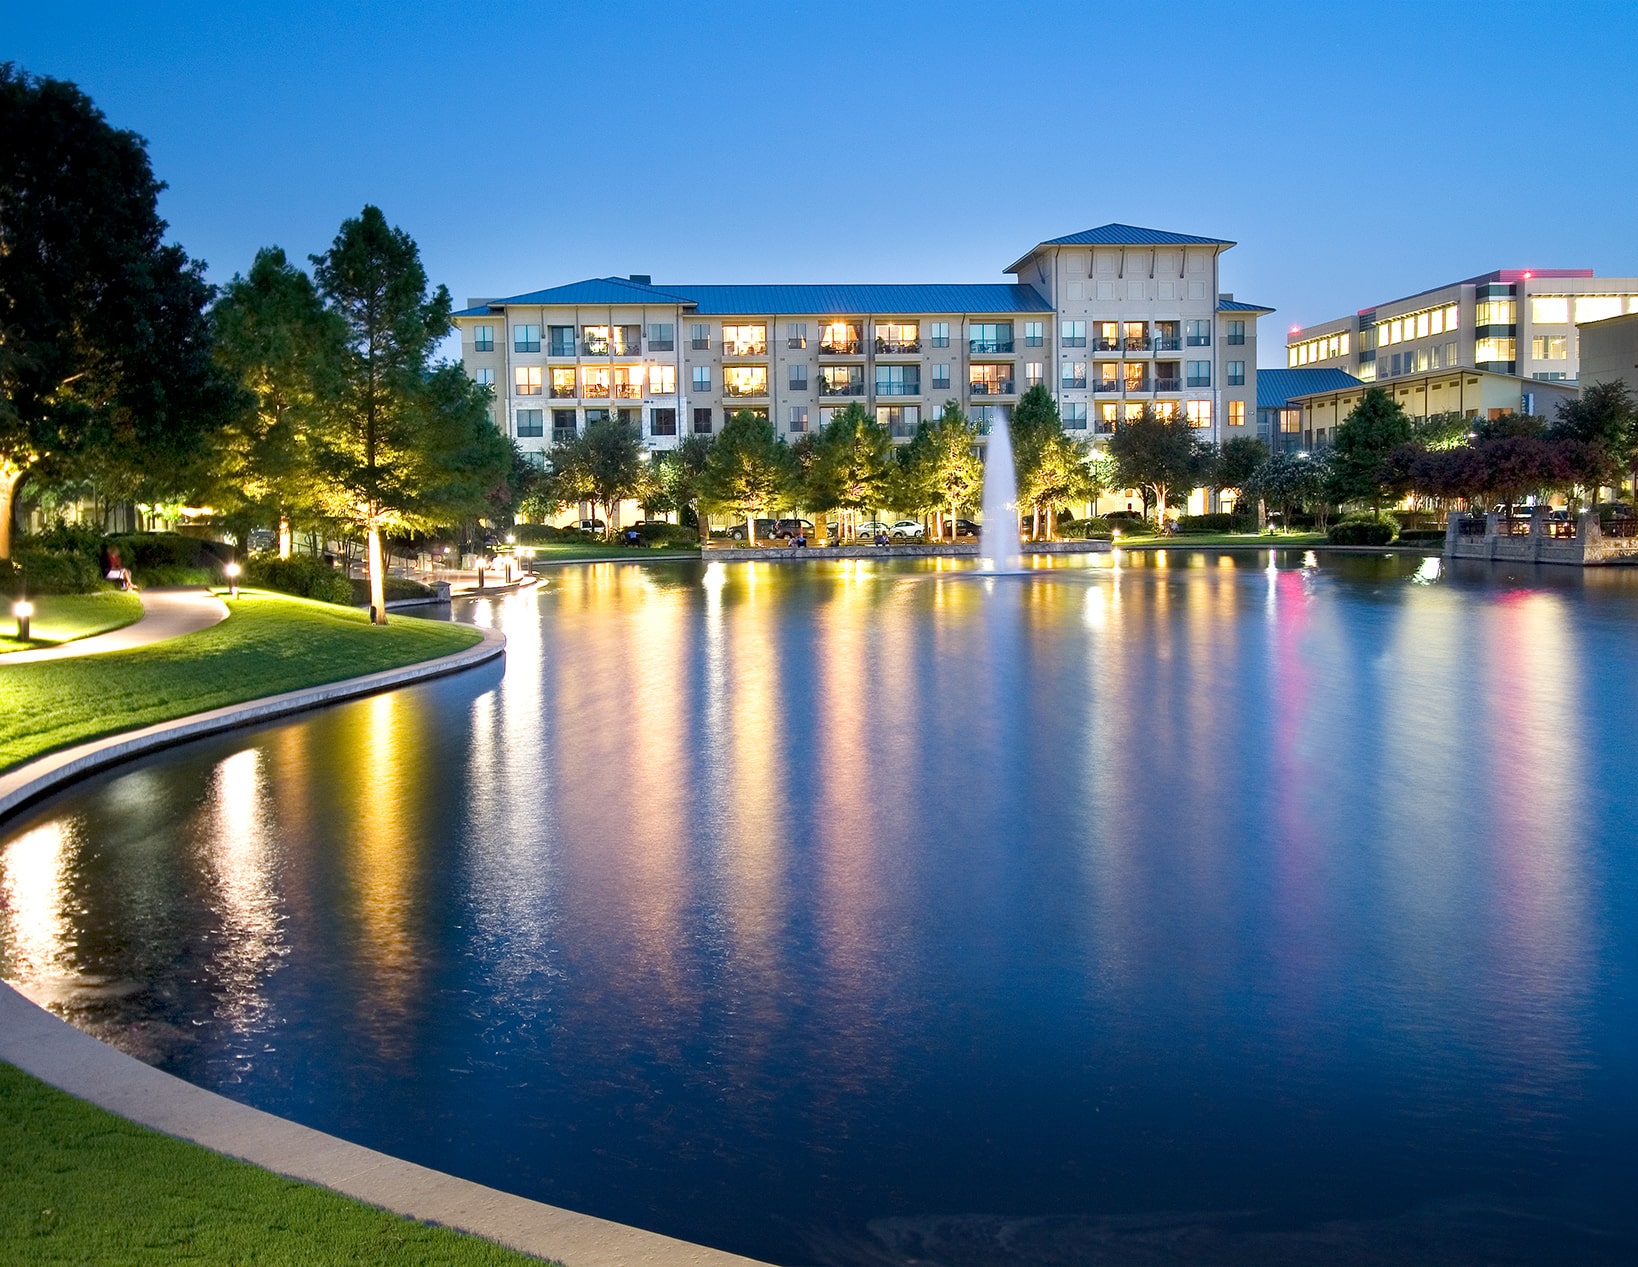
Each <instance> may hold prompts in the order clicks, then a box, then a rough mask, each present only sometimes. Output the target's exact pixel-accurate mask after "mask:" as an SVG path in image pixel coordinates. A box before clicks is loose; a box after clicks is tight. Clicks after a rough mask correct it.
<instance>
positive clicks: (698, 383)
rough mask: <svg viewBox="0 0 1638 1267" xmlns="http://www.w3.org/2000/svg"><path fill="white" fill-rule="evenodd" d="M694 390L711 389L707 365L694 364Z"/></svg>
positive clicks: (709, 370) (706, 390) (709, 371)
mask: <svg viewBox="0 0 1638 1267" xmlns="http://www.w3.org/2000/svg"><path fill="white" fill-rule="evenodd" d="M694 390H695V391H697V392H708V391H710V390H711V367H710V366H709V365H696V366H695V367H694Z"/></svg>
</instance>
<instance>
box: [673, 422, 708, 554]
mask: <svg viewBox="0 0 1638 1267" xmlns="http://www.w3.org/2000/svg"><path fill="white" fill-rule="evenodd" d="M712 444H713V437H711V436H709V435H690V436H685V437H684V438H683V442H682V443H681V444H679V445H678V446H677V450H676V458H677V502H678V505H680V506H682V507H683V508H684V511H685V514H684V515H683V516H681V517H682V518H684V519H686V517H687V515H688V514H692V515H693V516H694V523H695V524H696V526H698V528H699V530H700V544H701V545H704V544H705V543H706V542H708V541H710V540H711V520H710V517H709V516H708V515H707V514H706V513H705V510H704V508H703V507H702V506H701V504H700V502H701V496H702V494H701V490H702V489H703V488H704V487H705V470H706V467H707V466H708V465H709V463H710V459H711V446H712Z"/></svg>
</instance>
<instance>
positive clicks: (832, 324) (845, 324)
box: [819, 321, 859, 356]
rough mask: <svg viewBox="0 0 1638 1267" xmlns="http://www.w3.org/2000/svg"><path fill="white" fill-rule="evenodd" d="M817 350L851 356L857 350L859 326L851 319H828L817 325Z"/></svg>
mask: <svg viewBox="0 0 1638 1267" xmlns="http://www.w3.org/2000/svg"><path fill="white" fill-rule="evenodd" d="M819 350H820V351H821V352H830V353H832V354H841V355H843V356H852V355H853V354H854V353H856V352H857V351H858V350H859V327H858V326H856V325H854V324H853V323H852V322H851V321H829V322H826V323H825V324H824V325H822V326H820V327H819Z"/></svg>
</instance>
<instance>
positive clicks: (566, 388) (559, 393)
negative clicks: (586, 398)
mask: <svg viewBox="0 0 1638 1267" xmlns="http://www.w3.org/2000/svg"><path fill="white" fill-rule="evenodd" d="M552 399H553V400H573V399H574V384H573V383H553V384H552Z"/></svg>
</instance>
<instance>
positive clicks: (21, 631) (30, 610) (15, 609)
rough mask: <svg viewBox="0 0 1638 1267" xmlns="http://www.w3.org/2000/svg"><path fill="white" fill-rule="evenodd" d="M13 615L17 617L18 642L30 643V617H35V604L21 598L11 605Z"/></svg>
mask: <svg viewBox="0 0 1638 1267" xmlns="http://www.w3.org/2000/svg"><path fill="white" fill-rule="evenodd" d="M11 614H12V615H13V616H15V617H17V641H18V642H27V641H28V622H29V617H31V616H33V615H34V604H33V603H31V602H29V601H28V599H26V598H19V599H18V600H17V601H16V602H15V603H13V604H12V605H11Z"/></svg>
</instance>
